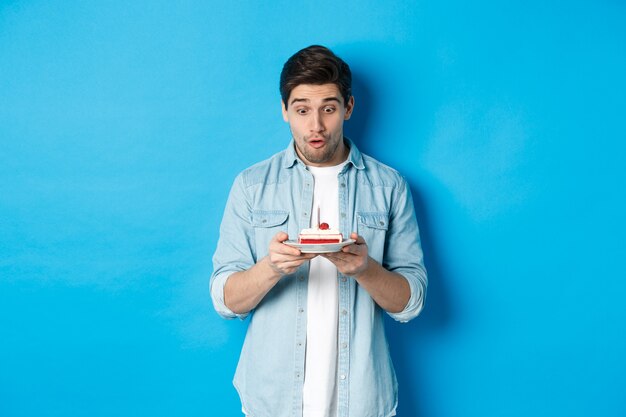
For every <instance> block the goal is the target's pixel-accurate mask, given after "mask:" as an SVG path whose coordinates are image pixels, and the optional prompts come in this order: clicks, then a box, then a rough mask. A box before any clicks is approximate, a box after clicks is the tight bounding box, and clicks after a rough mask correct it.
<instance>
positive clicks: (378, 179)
mask: <svg viewBox="0 0 626 417" xmlns="http://www.w3.org/2000/svg"><path fill="white" fill-rule="evenodd" d="M363 165H364V167H365V169H363V170H361V171H362V175H361V181H362V182H366V183H368V184H369V185H371V186H382V187H394V188H397V187H400V186H405V184H406V180H405V179H404V177H403V176H402V174H400V172H398V171H397V170H396V169H394V168H392V167H390V166H389V165H385V164H383V163H382V162H380V161H378V160H377V159H374V158H372V157H371V156H369V155H365V154H363Z"/></svg>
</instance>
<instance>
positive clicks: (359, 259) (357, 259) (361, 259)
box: [322, 232, 369, 277]
mask: <svg viewBox="0 0 626 417" xmlns="http://www.w3.org/2000/svg"><path fill="white" fill-rule="evenodd" d="M350 239H354V240H355V242H354V243H353V244H351V245H348V246H344V247H343V248H341V251H340V252H333V253H325V254H323V255H322V256H323V257H325V258H326V259H328V260H329V261H331V262H332V263H333V264H335V266H336V267H337V270H338V271H339V272H340V273H342V274H344V275H348V276H351V277H357V276H359V274H362V273H363V272H365V270H366V269H367V266H368V261H369V256H368V254H367V243H365V239H363V237H362V236H359V235H358V234H356V233H354V232H353V233H351V234H350Z"/></svg>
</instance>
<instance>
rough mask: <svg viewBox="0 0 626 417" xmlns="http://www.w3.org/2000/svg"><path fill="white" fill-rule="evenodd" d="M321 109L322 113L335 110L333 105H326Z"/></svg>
mask: <svg viewBox="0 0 626 417" xmlns="http://www.w3.org/2000/svg"><path fill="white" fill-rule="evenodd" d="M322 111H323V112H324V113H334V112H335V107H333V106H326V107H324V108H323V109H322Z"/></svg>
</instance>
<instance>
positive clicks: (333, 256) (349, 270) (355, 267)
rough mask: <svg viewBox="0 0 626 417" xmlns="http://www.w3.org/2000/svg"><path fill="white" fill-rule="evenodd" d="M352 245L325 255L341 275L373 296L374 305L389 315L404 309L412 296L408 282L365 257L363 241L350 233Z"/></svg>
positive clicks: (365, 247)
mask: <svg viewBox="0 0 626 417" xmlns="http://www.w3.org/2000/svg"><path fill="white" fill-rule="evenodd" d="M350 239H354V240H355V242H354V243H353V244H352V245H349V246H344V247H343V248H342V249H341V252H335V253H325V254H324V255H322V256H324V257H325V258H326V259H328V260H329V261H331V262H332V263H333V264H335V266H336V267H337V270H338V271H339V272H341V273H342V274H344V275H348V276H351V277H353V278H354V279H355V280H356V282H358V284H359V285H360V286H361V287H363V288H365V290H366V291H367V292H368V293H369V294H370V295H371V296H372V298H373V299H374V301H375V302H376V304H378V305H379V306H380V307H382V308H383V309H384V310H386V311H389V312H391V313H399V312H400V311H402V310H404V308H405V306H406V305H407V303H408V301H409V298H410V296H411V288H410V286H409V283H408V281H407V280H406V278H404V277H403V276H402V275H400V274H398V273H395V272H390V271H387V270H386V269H385V268H384V267H383V266H382V265H381V264H379V263H378V262H376V261H375V260H374V259H372V258H370V257H369V255H368V254H367V244H366V243H365V239H363V238H362V237H361V236H359V235H357V234H356V233H351V234H350Z"/></svg>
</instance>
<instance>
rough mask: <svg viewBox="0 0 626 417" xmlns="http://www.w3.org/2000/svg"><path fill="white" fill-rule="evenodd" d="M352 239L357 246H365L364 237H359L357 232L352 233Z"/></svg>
mask: <svg viewBox="0 0 626 417" xmlns="http://www.w3.org/2000/svg"><path fill="white" fill-rule="evenodd" d="M350 239H353V240H355V242H354V243H355V244H357V245H364V244H365V239H363V236H359V235H358V234H357V233H355V232H352V233H350Z"/></svg>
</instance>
